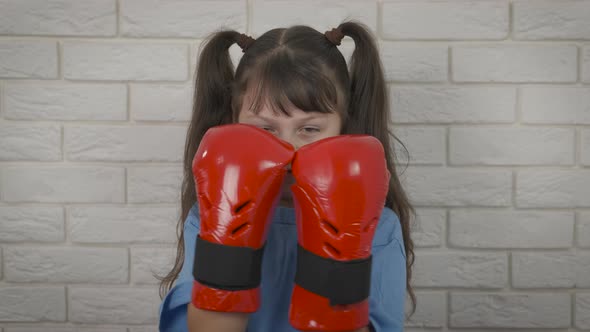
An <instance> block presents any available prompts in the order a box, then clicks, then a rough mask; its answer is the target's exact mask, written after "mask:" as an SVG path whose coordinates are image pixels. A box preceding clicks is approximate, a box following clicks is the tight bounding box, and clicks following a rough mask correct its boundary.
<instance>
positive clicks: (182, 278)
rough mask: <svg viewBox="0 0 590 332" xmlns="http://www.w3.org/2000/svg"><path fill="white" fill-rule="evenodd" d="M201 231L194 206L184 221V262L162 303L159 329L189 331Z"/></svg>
mask: <svg viewBox="0 0 590 332" xmlns="http://www.w3.org/2000/svg"><path fill="white" fill-rule="evenodd" d="M198 233H199V217H198V211H197V210H196V206H194V207H193V208H192V209H191V211H190V212H189V215H188V216H187V218H186V220H185V222H184V237H183V238H184V263H183V265H182V270H181V271H180V274H179V275H178V279H177V280H176V283H175V286H174V287H172V289H171V290H170V291H169V292H168V294H166V297H164V300H163V301H162V303H161V304H160V322H159V331H161V332H188V327H187V324H186V322H187V306H186V305H187V304H188V303H189V302H190V301H191V291H192V287H193V261H194V257H195V242H196V239H197V235H198Z"/></svg>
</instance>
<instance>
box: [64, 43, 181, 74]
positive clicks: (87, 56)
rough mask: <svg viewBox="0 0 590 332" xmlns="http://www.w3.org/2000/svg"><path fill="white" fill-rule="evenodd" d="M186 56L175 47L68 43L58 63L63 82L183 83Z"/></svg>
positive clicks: (147, 44)
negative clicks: (132, 81) (60, 63)
mask: <svg viewBox="0 0 590 332" xmlns="http://www.w3.org/2000/svg"><path fill="white" fill-rule="evenodd" d="M146 55H149V56H146ZM187 56H188V49H187V45H185V44H179V43H154V44H149V43H139V42H137V43H129V42H73V41H72V42H64V44H63V60H62V61H63V70H64V76H65V78H66V79H73V80H76V79H81V80H135V81H154V80H166V81H185V80H186V79H187V73H188V59H187Z"/></svg>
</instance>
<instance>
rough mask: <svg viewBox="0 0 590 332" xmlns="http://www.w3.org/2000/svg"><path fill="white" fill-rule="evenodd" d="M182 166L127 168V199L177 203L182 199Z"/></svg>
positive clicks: (130, 200)
mask: <svg viewBox="0 0 590 332" xmlns="http://www.w3.org/2000/svg"><path fill="white" fill-rule="evenodd" d="M182 177H183V174H182V166H181V165H178V166H174V167H130V168H128V169H127V201H128V202H130V203H177V202H179V201H180V187H181V183H182Z"/></svg>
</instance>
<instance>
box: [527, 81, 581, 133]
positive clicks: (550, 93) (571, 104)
mask: <svg viewBox="0 0 590 332" xmlns="http://www.w3.org/2000/svg"><path fill="white" fill-rule="evenodd" d="M520 91H521V93H520V96H521V108H522V121H523V122H525V123H547V124H572V125H573V124H590V88H581V87H559V86H549V87H546V86H529V87H522V88H521V90H520Z"/></svg>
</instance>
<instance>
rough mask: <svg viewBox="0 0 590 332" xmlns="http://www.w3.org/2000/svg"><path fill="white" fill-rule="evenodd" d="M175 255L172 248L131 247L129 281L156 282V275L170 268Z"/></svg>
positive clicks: (174, 250) (164, 273) (174, 249)
mask: <svg viewBox="0 0 590 332" xmlns="http://www.w3.org/2000/svg"><path fill="white" fill-rule="evenodd" d="M175 257H176V247H174V248H131V281H132V282H133V283H135V284H157V283H159V281H158V279H156V278H155V277H154V275H156V276H164V275H166V274H167V273H168V272H170V270H171V269H172V266H173V265H174V259H175Z"/></svg>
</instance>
